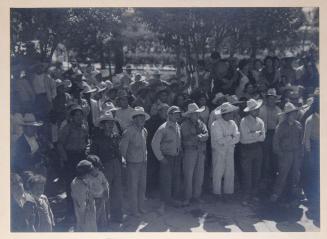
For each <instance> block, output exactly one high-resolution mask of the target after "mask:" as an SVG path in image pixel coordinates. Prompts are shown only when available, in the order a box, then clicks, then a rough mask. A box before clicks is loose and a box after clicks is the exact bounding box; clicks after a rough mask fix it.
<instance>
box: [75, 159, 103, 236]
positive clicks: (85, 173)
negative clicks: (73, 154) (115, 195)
mask: <svg viewBox="0 0 327 239" xmlns="http://www.w3.org/2000/svg"><path fill="white" fill-rule="evenodd" d="M92 171H93V165H92V163H91V162H89V161H87V160H82V161H80V162H79V163H78V164H77V166H76V172H77V174H76V177H75V178H74V180H73V181H72V182H71V197H72V198H73V202H74V211H75V216H76V228H75V231H77V232H96V231H97V223H96V208H95V199H94V195H93V193H92V191H91V181H90V180H89V178H90V177H92V176H91V173H92Z"/></svg>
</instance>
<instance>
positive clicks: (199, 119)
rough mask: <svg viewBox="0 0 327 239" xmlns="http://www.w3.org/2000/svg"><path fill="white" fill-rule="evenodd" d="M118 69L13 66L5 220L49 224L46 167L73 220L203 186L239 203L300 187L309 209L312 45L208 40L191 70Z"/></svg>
mask: <svg viewBox="0 0 327 239" xmlns="http://www.w3.org/2000/svg"><path fill="white" fill-rule="evenodd" d="M295 66H297V67H295ZM125 69H126V71H124V72H123V73H121V74H117V75H114V76H111V75H110V74H109V71H108V70H106V69H104V70H100V69H94V67H93V64H91V63H89V64H88V65H87V66H86V67H85V68H83V69H82V68H81V67H80V64H79V63H78V62H72V63H71V67H70V68H69V69H68V70H63V67H62V65H61V64H60V63H55V64H46V63H37V64H33V65H32V66H21V67H19V66H15V68H14V69H13V74H12V79H11V80H12V82H13V84H12V85H13V89H12V94H13V95H14V97H13V99H14V100H13V101H12V103H11V105H12V108H11V145H12V147H11V196H12V199H11V215H12V216H11V229H12V231H36V232H41V231H52V230H53V228H54V227H55V225H56V212H55V211H53V210H52V208H51V203H49V200H48V197H47V196H48V195H47V192H48V191H49V190H48V188H49V187H51V183H52V182H50V180H48V177H49V172H50V171H51V172H53V171H56V173H57V175H59V180H61V181H62V182H64V185H65V192H66V201H67V204H66V208H65V220H66V221H69V222H70V223H72V224H74V225H75V226H74V230H75V231H80V232H85V231H106V230H107V229H108V223H111V222H118V223H121V222H123V221H124V220H126V218H125V216H124V215H125V214H127V215H128V216H129V217H130V218H138V217H140V216H141V215H142V214H144V213H146V212H147V210H148V208H147V201H146V199H147V198H153V197H154V198H159V199H160V202H161V204H160V206H159V207H158V209H157V210H158V212H159V213H161V214H164V213H165V211H166V209H167V207H188V206H189V205H191V204H201V203H203V197H202V196H203V194H204V193H210V194H211V195H212V197H213V198H214V200H219V201H222V202H223V203H228V202H230V201H233V200H235V194H236V193H238V194H239V195H241V197H240V202H241V203H242V204H243V205H244V206H247V205H249V204H252V203H258V202H261V201H265V202H269V203H273V204H278V203H285V202H290V201H294V200H301V199H303V198H305V199H306V200H308V201H309V203H310V204H311V206H312V207H313V208H315V209H316V210H317V211H319V197H320V196H319V73H318V70H317V66H316V62H315V60H314V58H313V57H312V56H305V57H302V58H300V59H298V58H296V57H286V58H281V59H280V58H278V57H275V56H267V57H266V58H265V59H264V60H263V61H262V60H260V59H252V58H251V59H250V58H249V59H233V58H228V59H223V58H221V57H220V55H219V53H218V52H213V53H212V54H211V57H210V59H208V60H199V61H198V62H197V67H196V70H195V71H194V72H193V73H191V74H190V73H189V72H187V71H186V70H185V69H184V70H183V69H182V71H181V72H180V73H179V74H178V75H176V76H173V77H171V78H170V79H168V80H162V74H163V73H162V72H160V71H159V70H157V71H155V72H153V74H152V75H147V76H146V77H145V76H144V75H142V74H140V73H137V74H134V73H133V69H132V68H131V67H130V66H129V65H127V66H126V68H125ZM158 191H159V192H160V193H159V194H157V192H158ZM126 192H127V193H126ZM125 193H126V195H127V196H126V197H125V196H124V195H125ZM124 202H126V204H127V205H128V209H127V211H126V210H125V209H124V208H123V203H124Z"/></svg>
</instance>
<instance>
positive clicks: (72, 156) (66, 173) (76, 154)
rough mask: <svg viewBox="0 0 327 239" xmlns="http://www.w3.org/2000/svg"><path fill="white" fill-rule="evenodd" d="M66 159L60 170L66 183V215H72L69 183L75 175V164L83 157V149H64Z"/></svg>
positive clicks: (72, 208)
mask: <svg viewBox="0 0 327 239" xmlns="http://www.w3.org/2000/svg"><path fill="white" fill-rule="evenodd" d="M66 154H67V161H66V162H64V168H63V170H62V173H63V177H64V180H65V185H66V193H67V215H68V216H71V215H74V207H73V201H72V198H71V187H70V184H71V182H72V181H73V179H74V178H75V177H76V166H77V164H78V163H79V162H80V161H81V160H83V159H85V153H84V151H66Z"/></svg>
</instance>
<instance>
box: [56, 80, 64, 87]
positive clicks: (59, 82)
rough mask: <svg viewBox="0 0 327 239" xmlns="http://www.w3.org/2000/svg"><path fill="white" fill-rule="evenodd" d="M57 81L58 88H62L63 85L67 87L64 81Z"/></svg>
mask: <svg viewBox="0 0 327 239" xmlns="http://www.w3.org/2000/svg"><path fill="white" fill-rule="evenodd" d="M55 81H56V87H59V86H62V85H63V86H65V85H66V83H65V82H64V81H62V80H60V79H56V80H55Z"/></svg>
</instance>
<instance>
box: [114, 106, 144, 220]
mask: <svg viewBox="0 0 327 239" xmlns="http://www.w3.org/2000/svg"><path fill="white" fill-rule="evenodd" d="M131 118H132V120H133V122H132V124H131V125H130V126H128V127H127V129H126V130H125V131H124V133H123V136H122V140H121V141H120V152H121V154H122V156H123V158H124V159H125V160H126V162H127V188H128V199H129V207H130V213H131V215H132V216H135V217H138V216H139V215H140V214H139V213H145V208H144V200H145V190H146V164H147V148H146V138H147V134H148V133H147V130H146V129H145V128H144V124H145V121H146V120H148V119H149V118H150V116H149V115H148V114H147V113H145V112H144V109H143V108H142V107H135V108H134V111H133V113H132V115H131Z"/></svg>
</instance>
